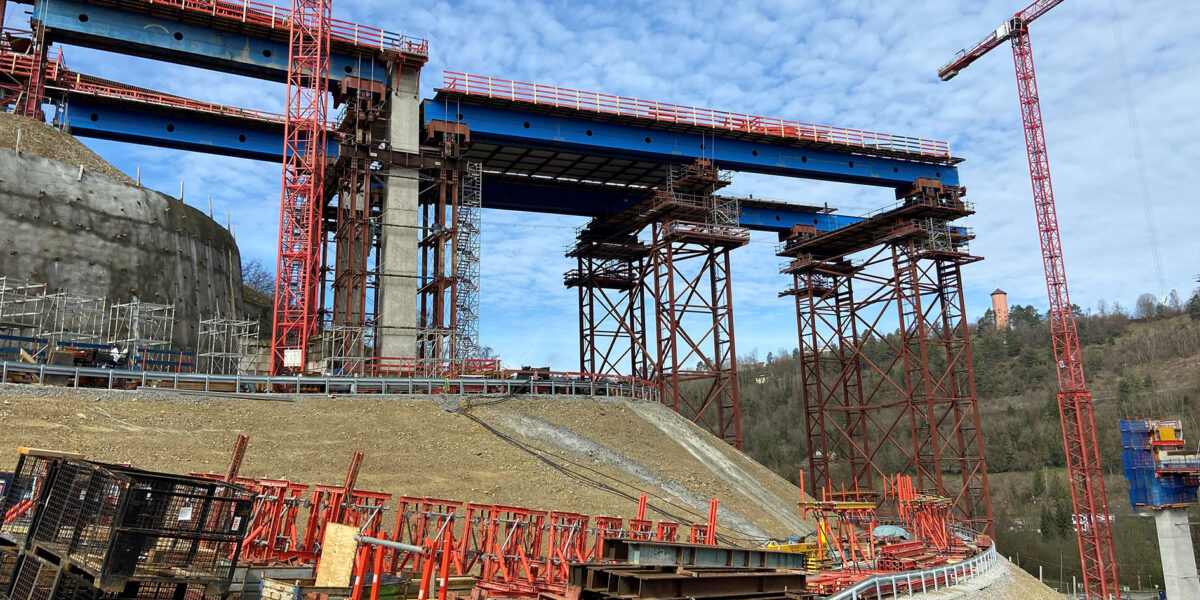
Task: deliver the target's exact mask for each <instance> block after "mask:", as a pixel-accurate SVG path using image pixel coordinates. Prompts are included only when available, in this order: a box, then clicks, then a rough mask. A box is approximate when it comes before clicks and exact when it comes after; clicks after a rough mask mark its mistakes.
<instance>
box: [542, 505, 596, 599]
mask: <svg viewBox="0 0 1200 600" xmlns="http://www.w3.org/2000/svg"><path fill="white" fill-rule="evenodd" d="M588 521H589V518H588V516H587V515H581V514H577V513H569V512H553V511H552V512H551V513H550V515H549V520H548V526H549V528H550V537H549V545H548V546H547V551H546V556H545V561H544V565H543V567H542V570H541V573H542V580H543V581H544V582H545V583H546V585H548V586H564V585H566V583H567V575H568V573H569V572H570V565H571V564H572V563H581V562H585V561H586V560H587V552H588Z"/></svg>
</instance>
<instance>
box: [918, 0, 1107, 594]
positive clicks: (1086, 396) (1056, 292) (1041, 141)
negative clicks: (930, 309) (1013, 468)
mask: <svg viewBox="0 0 1200 600" xmlns="http://www.w3.org/2000/svg"><path fill="white" fill-rule="evenodd" d="M1061 2H1062V0H1039V1H1037V2H1034V3H1033V4H1031V5H1029V6H1028V7H1026V8H1025V9H1024V10H1022V11H1020V12H1018V13H1017V14H1016V15H1014V16H1013V17H1012V18H1010V19H1009V20H1008V21H1006V22H1005V24H1004V25H1002V26H1001V27H999V28H997V29H996V31H995V32H994V33H992V34H989V35H988V36H987V37H985V38H984V39H983V40H981V41H980V42H978V43H976V44H975V46H973V47H972V48H971V49H969V50H963V51H962V52H960V53H959V55H958V56H957V57H955V59H954V60H952V61H951V62H950V63H948V64H946V65H945V66H943V67H942V68H941V69H939V70H938V76H939V77H941V78H942V79H943V80H949V79H951V78H953V77H954V76H955V75H957V74H958V73H959V71H961V70H962V69H963V68H966V67H967V66H968V65H970V64H971V63H972V62H974V61H975V60H976V59H978V58H979V57H981V56H983V55H984V54H986V53H987V52H988V51H990V50H992V49H993V48H996V47H997V46H999V45H1000V44H1002V43H1004V42H1005V41H1011V42H1012V49H1013V65H1014V68H1015V71H1016V79H1017V95H1018V98H1019V100H1020V106H1021V121H1022V123H1023V124H1024V130H1025V146H1026V150H1027V151H1028V157H1029V175H1030V181H1031V183H1032V187H1033V202H1034V209H1035V212H1036V214H1037V225H1038V237H1039V239H1040V242H1041V247H1042V263H1043V266H1044V269H1045V274H1046V291H1047V296H1048V298H1049V304H1050V311H1049V321H1050V336H1051V339H1052V341H1053V344H1054V356H1055V362H1056V364H1057V369H1058V389H1059V392H1058V408H1059V416H1060V419H1061V424H1062V434H1063V445H1064V448H1065V452H1066V458H1067V470H1068V472H1069V474H1070V478H1071V502H1072V506H1073V510H1074V512H1073V514H1074V515H1076V518H1077V519H1078V523H1079V524H1078V526H1077V527H1076V530H1077V534H1078V543H1079V556H1080V562H1081V564H1082V568H1083V584H1084V595H1085V596H1086V597H1087V598H1097V599H1101V600H1108V599H1109V598H1112V597H1114V596H1116V595H1117V594H1119V591H1118V590H1119V589H1120V587H1119V583H1118V580H1117V565H1116V558H1115V556H1114V554H1113V542H1112V531H1111V518H1112V517H1111V514H1110V513H1109V510H1108V498H1107V495H1106V493H1105V490H1104V473H1103V470H1102V469H1101V464H1100V448H1099V444H1098V443H1097V440H1096V424H1095V419H1094V417H1093V413H1092V396H1091V393H1090V392H1089V391H1088V388H1087V382H1086V380H1085V379H1084V374H1083V360H1082V357H1081V354H1080V349H1079V337H1078V334H1077V332H1076V327H1075V316H1074V314H1073V313H1072V312H1071V298H1070V293H1069V291H1068V288H1067V274H1066V266H1065V263H1064V261H1063V250H1062V240H1061V239H1060V236H1059V228H1058V214H1057V210H1056V208H1055V203H1054V187H1053V184H1052V182H1051V178H1050V160H1049V155H1048V153H1047V150H1046V136H1045V129H1044V125H1043V122H1042V109H1041V102H1040V100H1039V97H1038V89H1037V77H1036V74H1035V71H1034V65H1033V47H1032V46H1031V44H1030V39H1029V29H1028V25H1029V23H1030V22H1032V21H1033V20H1035V19H1037V18H1038V17H1040V16H1042V15H1044V14H1045V13H1046V12H1047V11H1049V10H1050V9H1051V8H1054V7H1055V6H1057V5H1058V4H1060V3H1061Z"/></svg>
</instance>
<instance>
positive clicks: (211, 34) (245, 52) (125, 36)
mask: <svg viewBox="0 0 1200 600" xmlns="http://www.w3.org/2000/svg"><path fill="white" fill-rule="evenodd" d="M25 3H26V4H32V5H33V18H34V19H37V20H40V21H42V22H43V23H44V24H45V25H46V27H47V28H48V29H49V40H50V41H51V42H62V43H67V44H74V45H78V46H84V47H88V48H95V49H97V50H105V51H109V52H116V53H121V54H128V55H131V56H139V57H144V58H154V59H159V60H164V61H168V62H174V63H178V64H183V65H189V66H193V67H199V68H204V69H210V70H215V71H221V72H225V73H233V74H237V75H244V76H247V77H253V78H258V79H266V80H270V81H278V82H284V81H286V80H287V66H288V64H287V63H288V43H287V41H286V40H273V39H269V38H266V37H258V36H253V35H249V34H243V33H235V32H230V31H224V30H222V29H218V28H216V27H210V26H206V25H202V24H197V23H190V22H184V21H176V20H172V19H168V18H163V17H160V16H154V15H149V14H144V13H141V12H137V11H134V10H125V9H122V8H119V7H109V6H100V5H97V4H91V3H88V2H80V1H77V0H54V1H53V2H30V1H29V0H25ZM346 76H352V77H359V78H362V79H370V80H374V81H379V82H384V83H386V81H387V66H386V65H384V64H383V63H381V62H379V61H377V60H375V59H373V58H370V57H357V56H351V55H348V54H341V53H337V52H335V53H333V54H331V55H330V57H329V77H330V79H331V80H333V81H335V82H336V81H341V80H342V79H343V78H344V77H346Z"/></svg>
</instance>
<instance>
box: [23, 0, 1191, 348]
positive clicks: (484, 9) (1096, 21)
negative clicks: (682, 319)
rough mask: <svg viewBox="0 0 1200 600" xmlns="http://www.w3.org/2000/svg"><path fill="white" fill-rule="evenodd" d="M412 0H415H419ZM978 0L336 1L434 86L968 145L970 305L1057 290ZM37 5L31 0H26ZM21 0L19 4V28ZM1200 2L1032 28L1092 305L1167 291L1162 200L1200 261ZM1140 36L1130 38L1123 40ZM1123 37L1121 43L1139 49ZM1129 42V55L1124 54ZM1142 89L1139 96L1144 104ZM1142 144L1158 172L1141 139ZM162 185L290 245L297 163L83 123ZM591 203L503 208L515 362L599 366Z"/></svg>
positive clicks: (270, 100)
mask: <svg viewBox="0 0 1200 600" xmlns="http://www.w3.org/2000/svg"><path fill="white" fill-rule="evenodd" d="M400 6H403V9H400V8H398V7H400ZM1023 6H1024V2H1023V1H1022V0H1017V1H1013V0H991V1H979V2H933V1H927V2H919V1H910V2H873V1H857V2H856V1H840V2H836V3H834V2H830V3H816V2H762V3H755V2H722V3H717V2H671V1H663V2H605V3H589V2H565V1H562V2H532V1H518V0H492V1H487V2H483V1H480V2H425V3H402V4H401V3H395V2H382V1H371V2H353V3H352V2H347V1H345V0H340V1H335V6H334V16H336V17H338V18H341V19H346V20H352V21H357V22H362V23H367V24H371V25H377V26H382V27H384V28H386V29H388V30H391V31H397V32H403V33H407V34H410V35H416V36H422V37H427V38H428V39H429V41H430V49H431V58H430V62H429V65H428V66H427V67H426V69H425V71H424V78H423V81H422V91H423V93H424V94H425V95H426V96H429V95H432V93H433V89H434V88H435V87H437V86H438V85H439V83H440V81H441V72H442V71H443V70H453V71H463V72H469V73H476V74H482V75H492V76H496V77H501V78H508V79H517V80H522V81H530V82H537V83H542V84H547V85H558V86H563V87H571V88H576V89H584V90H595V91H602V92H607V93H613V94H619V95H624V96H633V97H638V98H645V99H652V100H660V101H664V102H674V103H679V104H685V105H692V106H701V107H710V108H715V109H722V110H730V111H737V112H745V113H751V114H760V115H766V116H778V117H783V118H788V119H794V120H799V121H807V122H814V123H822V124H829V125H837V126H842V127H851V128H861V129H867V130H874V131H882V132H889V133H897V134H903V135H912V136H919V137H926V138H935V139H943V140H948V141H949V142H950V143H951V145H952V148H953V152H954V154H955V155H957V156H961V157H964V158H965V159H966V162H964V163H963V164H962V165H961V166H960V169H961V170H960V172H961V176H962V181H963V183H964V184H965V185H966V186H967V188H968V190H969V199H970V200H972V201H974V202H975V203H976V206H977V209H978V214H976V215H975V216H973V217H971V218H970V219H968V220H967V221H965V222H964V224H966V225H969V226H972V227H974V228H975V231H976V233H977V235H978V239H977V240H976V241H975V242H974V243H973V244H972V250H973V251H974V253H976V254H979V255H982V256H984V257H986V260H985V261H983V262H981V263H977V264H974V265H971V266H969V267H967V268H966V269H965V271H964V277H965V279H966V291H967V304H968V312H969V313H970V314H971V315H972V317H975V316H978V315H979V314H981V313H982V312H983V310H984V309H985V308H987V306H988V302H989V300H988V293H989V292H991V290H992V289H994V288H996V287H1000V288H1003V289H1005V290H1006V291H1008V292H1009V297H1010V301H1011V302H1016V303H1022V304H1024V303H1032V304H1035V305H1037V306H1039V307H1044V306H1045V304H1046V300H1045V287H1044V283H1043V278H1042V267H1041V260H1040V251H1039V247H1038V240H1037V235H1036V230H1035V227H1034V215H1033V210H1032V202H1031V199H1030V191H1029V176H1028V166H1027V163H1026V158H1025V149H1024V139H1023V137H1022V129H1021V122H1020V115H1019V112H1018V107H1017V97H1016V88H1015V84H1014V81H1013V67H1012V58H1011V51H1010V50H1009V48H1008V47H1007V46H1005V47H1002V48H998V49H997V50H995V51H993V52H992V54H991V55H989V56H987V57H985V58H983V59H981V60H980V61H978V62H977V63H976V64H975V65H973V66H972V67H971V68H970V69H968V70H967V71H965V72H964V73H963V74H961V75H960V76H959V77H958V78H956V79H955V80H953V81H952V82H949V83H943V82H941V81H939V80H938V79H937V77H936V75H935V73H936V70H937V67H938V66H940V65H941V64H942V63H944V62H945V61H947V60H948V59H949V58H950V57H952V56H953V54H954V53H955V52H956V51H957V50H958V49H960V48H962V47H964V46H966V45H968V44H970V43H972V42H974V41H975V40H977V39H979V38H980V37H982V36H983V35H984V34H985V33H986V32H988V31H990V30H992V29H994V28H995V27H996V26H998V25H999V24H1001V23H1002V22H1003V20H1004V18H1005V17H1006V16H1008V15H1011V14H1012V13H1013V12H1015V11H1016V10H1018V9H1020V8H1022V7H1023ZM21 8H22V9H24V8H26V7H24V6H22V7H21ZM19 13H20V11H18V10H16V9H15V8H14V9H10V11H9V19H8V21H9V24H13V23H14V22H16V21H17V20H18V19H19V18H20V17H21V15H20V14H19ZM1197 23H1200V3H1197V2H1176V1H1145V2H1137V3H1118V2H1116V0H1102V1H1099V2H1078V1H1076V2H1065V3H1063V4H1062V5H1060V6H1059V7H1057V8H1055V9H1054V10H1053V11H1051V12H1050V13H1049V14H1048V15H1047V16H1045V17H1043V18H1042V19H1041V20H1040V21H1038V22H1037V23H1035V24H1034V25H1033V27H1032V36H1033V44H1034V52H1035V59H1036V64H1037V72H1038V75H1039V85H1040V90H1041V99H1042V109H1043V115H1044V117H1045V122H1046V133H1047V140H1048V144H1049V148H1050V159H1051V168H1052V171H1053V174H1054V182H1055V190H1056V196H1057V199H1058V206H1059V215H1060V220H1061V222H1062V225H1063V232H1062V237H1063V244H1064V247H1065V252H1066V258H1067V267H1068V271H1069V275H1070V280H1071V290H1072V297H1073V300H1074V301H1075V302H1076V303H1077V304H1080V305H1084V306H1088V307H1093V306H1095V305H1096V304H1097V302H1098V301H1099V300H1101V299H1104V300H1106V301H1107V302H1108V303H1109V304H1112V303H1113V302H1120V303H1121V304H1122V305H1125V306H1132V304H1133V302H1134V299H1135V298H1136V297H1137V296H1138V295H1139V294H1140V293H1142V292H1151V293H1155V294H1158V293H1159V292H1160V286H1159V283H1158V281H1157V276H1156V274H1155V268H1154V260H1153V253H1152V248H1153V245H1152V244H1151V236H1150V228H1149V227H1148V226H1147V215H1146V212H1145V209H1144V204H1143V191H1142V190H1143V188H1142V186H1141V185H1140V184H1139V182H1140V181H1142V179H1141V178H1142V177H1144V181H1145V182H1146V185H1145V194H1146V195H1148V196H1149V201H1150V203H1151V207H1152V209H1153V215H1154V219H1155V221H1156V223H1157V239H1158V248H1159V251H1160V253H1161V256H1162V263H1163V264H1162V267H1163V272H1164V279H1165V290H1163V291H1169V290H1171V289H1177V290H1179V292H1180V294H1182V295H1184V296H1185V297H1186V295H1187V294H1189V293H1190V292H1191V290H1192V289H1194V287H1195V283H1194V279H1195V277H1196V276H1197V274H1200V261H1198V260H1197V259H1198V258H1200V236H1197V231H1198V229H1200V228H1198V225H1200V208H1197V206H1198V205H1197V193H1198V190H1200V175H1198V174H1197V173H1200V170H1198V169H1197V168H1196V167H1195V165H1196V164H1197V163H1198V162H1200V116H1198V114H1197V109H1198V108H1197V107H1200V37H1198V36H1197V35H1196V24H1197ZM1118 36H1119V38H1118ZM1118 39H1120V40H1121V43H1120V47H1121V49H1122V51H1120V52H1119V51H1118ZM1122 56H1123V58H1124V62H1125V63H1126V65H1127V68H1125V69H1122V68H1121V57H1122ZM66 57H67V63H68V65H69V66H70V67H71V68H73V69H76V70H79V71H82V72H85V73H90V74H94V75H99V76H103V77H109V78H112V79H117V80H121V81H125V82H127V83H131V84H135V85H140V86H144V87H149V88H154V89H159V90H163V91H167V92H173V93H177V94H182V95H186V96H191V97H195V98H200V99H204V100H211V101H215V102H221V103H225V104H231V105H237V106H244V107H249V108H259V109H265V110H274V111H281V110H282V107H283V103H284V99H285V96H284V88H283V86H282V85H279V84H272V83H264V82H259V81H254V80H250V79H244V78H240V77H236V76H230V75H224V74H220V73H214V72H206V71H201V70H197V69H191V68H186V67H179V66H174V65H164V64H161V63H153V62H149V61H145V60H141V59H136V58H128V57H119V56H115V55H109V54H105V53H101V52H95V51H90V50H85V49H80V48H70V47H68V48H67V49H66ZM1129 104H1132V106H1133V108H1134V110H1133V112H1132V115H1133V117H1134V118H1133V120H1132V121H1133V122H1136V127H1132V126H1131V118H1130V116H1131V112H1130V111H1129V110H1128V109H1127V106H1128V105H1129ZM1134 132H1136V134H1137V136H1138V137H1139V138H1140V140H1141V153H1142V156H1143V159H1144V161H1143V162H1144V166H1145V169H1144V171H1140V170H1139V169H1138V167H1137V161H1136V159H1135V156H1136V153H1135V150H1134V144H1133V143H1132V140H1133V138H1134ZM85 143H87V144H88V145H89V146H91V147H92V148H94V149H95V150H96V151H97V152H99V153H100V154H101V155H102V156H104V157H105V158H107V159H108V160H109V161H110V162H112V163H114V164H115V165H116V166H118V167H119V168H122V169H123V170H125V171H127V172H129V173H131V174H132V173H134V172H135V171H136V170H137V169H138V168H139V167H140V168H141V172H142V180H143V182H144V183H145V184H146V185H148V186H150V187H153V188H156V189H159V190H162V191H164V192H167V193H171V194H175V193H177V192H178V190H179V182H180V181H183V182H184V183H185V188H186V194H185V201H187V202H188V203H190V204H193V205H195V206H197V207H201V208H203V209H207V197H208V196H211V197H212V203H213V206H214V212H215V213H216V214H217V219H218V221H221V222H224V220H225V217H224V215H225V213H226V211H229V213H230V215H231V221H232V223H233V226H234V227H235V229H236V232H237V237H238V241H239V245H240V247H241V250H242V256H243V258H258V259H260V260H263V261H264V262H265V263H267V264H272V263H273V262H274V253H275V234H276V230H277V227H278V224H277V219H278V208H277V207H278V202H279V177H280V167H279V166H278V165H274V164H268V163H259V162H253V161H246V160H239V159H231V158H220V157H211V156H203V155H197V154H189V153H184V152H174V151H166V150H159V149H154V148H142V147H137V146H131V145H126V144H120V143H112V142H101V141H95V140H85ZM731 191H732V192H735V193H740V194H754V195H755V196H761V197H767V198H774V199H780V200H787V201H793V202H797V203H803V204H822V203H828V204H829V205H830V206H833V207H837V208H838V209H839V210H840V211H841V212H843V213H847V214H857V213H863V212H867V211H870V210H872V209H875V208H878V207H880V206H883V205H885V204H888V203H889V202H890V201H891V192H890V190H885V189H873V188H861V187H855V186H849V185H844V184H832V183H822V182H811V181H800V180H788V179H783V178H774V177H765V176H753V175H745V174H739V175H736V176H735V178H734V185H733V187H732V188H731ZM581 223H582V221H581V220H580V219H576V218H568V217H559V216H541V215H531V214H524V213H513V212H504V211H485V212H484V216H483V248H484V256H483V261H482V270H483V275H482V290H483V291H482V296H481V297H482V305H481V312H482V316H481V338H482V342H483V343H484V344H487V345H490V346H493V347H494V348H495V349H496V350H497V351H499V353H500V354H501V356H502V357H503V358H504V359H505V362H506V363H509V364H521V363H524V364H539V365H542V364H547V365H551V366H553V367H555V368H561V369H573V368H575V367H576V365H577V361H578V357H577V353H578V338H577V332H576V329H577V321H576V318H577V317H576V306H575V304H576V298H575V294H574V292H573V291H571V290H567V289H565V288H563V286H562V283H561V282H562V272H563V271H564V270H566V269H568V268H570V266H571V265H570V263H568V261H567V259H565V258H564V257H563V256H562V248H563V246H564V245H566V244H567V243H568V242H569V241H570V240H571V237H572V231H573V229H574V227H576V226H577V225H579V224H581ZM774 242H775V239H774V237H773V236H772V235H769V234H756V236H755V237H754V239H753V242H752V243H751V244H750V245H749V246H747V247H745V248H742V249H739V250H737V251H735V253H734V258H733V261H734V306H735V314H736V316H735V323H736V328H737V334H738V350H739V354H742V355H745V354H749V353H750V352H752V351H757V354H758V356H760V357H762V356H765V355H766V353H767V352H771V351H777V350H778V349H780V348H792V347H794V346H795V345H796V332H795V317H794V313H793V310H792V308H791V306H790V304H789V302H788V301H786V300H783V299H778V298H776V292H777V291H778V290H780V289H782V288H784V287H786V285H787V281H786V280H785V278H784V276H782V275H780V274H778V273H777V272H776V266H777V265H778V263H779V259H777V258H776V257H775V256H774V255H773V251H772V247H773V244H774Z"/></svg>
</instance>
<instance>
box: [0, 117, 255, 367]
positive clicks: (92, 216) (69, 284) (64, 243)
mask: <svg viewBox="0 0 1200 600" xmlns="http://www.w3.org/2000/svg"><path fill="white" fill-rule="evenodd" d="M60 135H62V134H60ZM65 140H70V141H71V142H74V143H75V144H78V142H77V141H75V140H74V139H72V138H70V136H65V139H59V140H58V141H57V142H56V143H58V144H60V145H69V144H67V142H66V141H65ZM23 143H24V142H23ZM0 249H2V250H0V252H2V253H3V255H2V256H0V276H8V277H11V278H13V279H15V280H21V281H29V282H31V283H45V284H47V288H48V291H50V292H51V293H54V292H66V293H67V294H70V295H76V296H91V297H104V298H107V299H108V300H109V301H110V302H128V301H129V300H130V299H131V298H132V297H133V296H137V297H138V298H139V299H140V300H142V301H143V302H151V303H156V304H174V306H175V346H176V347H182V348H194V347H195V345H196V330H197V328H198V326H199V321H200V319H202V318H214V317H217V316H220V317H222V318H241V314H242V312H241V311H242V289H241V277H242V272H241V257H240V256H239V254H238V249H237V245H236V244H235V243H234V240H233V237H232V236H231V235H230V233H229V232H228V231H227V230H226V229H225V228H223V227H221V226H220V225H218V224H217V223H216V222H214V221H213V220H212V219H210V218H208V216H206V215H204V214H203V213H201V212H200V211H198V210H196V209H194V208H192V207H190V206H187V205H185V204H184V203H183V202H181V201H180V200H179V199H177V198H172V197H170V196H167V195H165V194H160V193H158V192H154V191H151V190H148V189H146V188H143V187H139V186H137V185H131V184H129V183H125V182H123V181H118V180H115V179H112V178H111V177H108V176H105V175H101V174H99V173H96V172H93V171H90V170H88V169H87V168H86V166H85V168H84V170H83V171H82V173H81V172H80V168H79V165H78V164H67V163H64V162H58V161H55V160H49V159H45V158H40V157H38V156H34V155H32V154H26V153H22V154H19V155H18V154H17V153H16V152H13V151H12V150H8V149H3V148H0Z"/></svg>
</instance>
